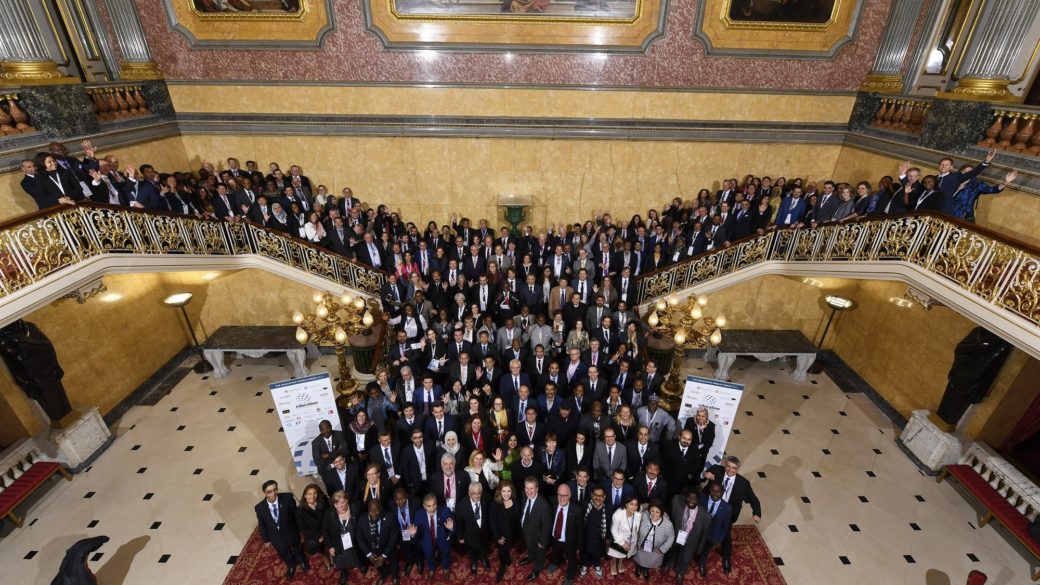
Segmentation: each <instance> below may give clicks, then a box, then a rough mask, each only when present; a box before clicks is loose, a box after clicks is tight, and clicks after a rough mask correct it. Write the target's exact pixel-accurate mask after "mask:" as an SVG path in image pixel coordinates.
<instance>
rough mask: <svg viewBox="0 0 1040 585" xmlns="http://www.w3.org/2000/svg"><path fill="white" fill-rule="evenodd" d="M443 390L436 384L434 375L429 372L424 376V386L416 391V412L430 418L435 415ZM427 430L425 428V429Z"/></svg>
mask: <svg viewBox="0 0 1040 585" xmlns="http://www.w3.org/2000/svg"><path fill="white" fill-rule="evenodd" d="M442 395H443V389H442V388H441V387H440V386H439V385H437V384H435V383H434V377H433V374H431V373H429V372H427V373H425V374H423V376H422V386H421V387H419V388H417V389H416V390H415V397H414V401H415V412H416V414H419V415H422V416H423V417H424V418H428V417H429V416H430V414H433V405H434V404H436V403H437V402H439V401H440V399H441V396H442ZM424 428H425V427H424Z"/></svg>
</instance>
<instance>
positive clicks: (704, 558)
mask: <svg viewBox="0 0 1040 585" xmlns="http://www.w3.org/2000/svg"><path fill="white" fill-rule="evenodd" d="M701 506H704V508H705V509H707V510H708V514H710V515H711V523H710V524H709V525H708V538H707V542H705V545H704V551H703V552H702V553H701V558H700V564H701V577H707V576H708V555H709V554H711V550H712V549H713V548H715V547H716V546H720V545H722V543H723V542H725V541H726V540H727V539H728V538H729V531H730V529H731V528H732V527H733V522H732V518H731V517H730V514H731V512H730V508H729V504H728V503H727V502H726V501H725V500H723V499H722V484H721V483H719V482H717V481H716V482H714V483H712V484H711V487H709V488H708V495H707V496H704V495H702V496H701ZM720 554H722V570H723V572H725V573H726V574H727V575H728V574H729V572H730V569H731V567H730V556H732V554H733V551H732V550H730V551H729V554H727V552H726V549H725V547H722V548H721V550H720Z"/></svg>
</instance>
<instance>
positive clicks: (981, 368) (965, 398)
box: [936, 327, 1012, 425]
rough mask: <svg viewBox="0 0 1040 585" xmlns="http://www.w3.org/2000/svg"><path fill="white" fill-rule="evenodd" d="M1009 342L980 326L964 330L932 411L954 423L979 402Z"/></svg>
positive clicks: (1006, 352) (995, 372)
mask: <svg viewBox="0 0 1040 585" xmlns="http://www.w3.org/2000/svg"><path fill="white" fill-rule="evenodd" d="M1011 349H1012V345H1011V344H1010V343H1008V342H1006V341H1004V340H1003V339H1001V338H1000V337H998V336H997V335H995V334H994V333H991V332H990V331H987V330H986V329H984V328H982V327H976V328H974V329H972V330H971V332H970V333H968V335H967V336H965V337H964V339H962V340H961V342H960V343H958V344H957V348H956V349H955V350H954V352H953V355H954V358H953V365H952V366H951V367H950V373H949V375H948V376H947V384H946V392H944V393H943V397H942V401H940V402H939V409H938V410H937V411H936V414H937V415H938V416H939V418H941V419H942V420H943V421H944V422H946V423H949V424H951V425H956V424H957V422H958V421H960V419H961V417H962V416H964V413H965V411H967V410H968V407H969V406H971V405H972V404H978V403H979V402H982V399H983V398H985V397H986V395H987V394H989V389H990V387H991V386H993V381H994V380H996V379H997V374H999V373H1000V368H1002V367H1003V366H1004V362H1006V361H1007V358H1008V356H1009V355H1011Z"/></svg>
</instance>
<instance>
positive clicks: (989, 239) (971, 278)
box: [636, 212, 1040, 325]
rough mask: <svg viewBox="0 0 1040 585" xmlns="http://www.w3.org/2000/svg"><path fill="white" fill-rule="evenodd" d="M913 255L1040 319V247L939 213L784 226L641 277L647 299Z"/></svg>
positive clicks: (989, 299)
mask: <svg viewBox="0 0 1040 585" xmlns="http://www.w3.org/2000/svg"><path fill="white" fill-rule="evenodd" d="M816 261H827V262H907V263H910V264H913V265H916V266H918V267H920V268H922V269H924V270H927V271H928V272H931V273H932V274H936V275H939V276H941V277H943V278H944V279H946V280H948V281H950V282H952V283H955V284H956V285H957V286H958V287H959V288H960V289H961V290H962V291H963V292H964V293H965V294H967V295H971V296H974V297H975V298H976V299H978V300H981V301H983V302H986V303H991V304H993V305H995V306H998V307H1001V308H1003V309H1005V310H1007V311H1010V312H1012V313H1014V314H1016V315H1018V316H1020V317H1023V318H1025V319H1027V320H1029V321H1030V322H1031V323H1032V324H1033V325H1040V250H1038V249H1037V248H1035V247H1034V246H1031V245H1029V244H1027V243H1025V242H1021V241H1018V240H1015V239H1013V238H1009V237H1007V236H1005V235H1003V234H998V233H996V232H994V231H992V230H988V229H986V228H983V227H980V226H977V225H974V224H969V223H966V222H962V221H960V220H957V219H954V218H951V217H948V216H944V215H940V214H936V213H917V212H915V213H906V214H900V215H892V216H885V217H881V218H866V219H862V220H857V221H851V222H846V223H828V224H820V225H818V226H817V227H816V228H810V227H802V228H780V229H776V230H772V231H767V232H766V233H765V234H763V235H760V236H759V235H755V236H751V237H749V238H745V239H743V240H739V241H736V242H733V243H732V245H730V246H729V247H728V248H722V249H719V250H714V251H711V252H706V253H704V254H700V255H698V256H694V257H692V258H688V259H686V260H684V261H682V262H678V263H676V264H673V265H671V266H666V267H664V268H661V269H658V270H655V271H653V272H648V273H646V274H643V275H641V276H640V277H639V278H638V280H637V289H636V291H637V294H636V298H637V299H638V300H639V303H640V304H643V303H648V302H650V301H652V300H655V299H658V298H661V297H664V296H666V295H669V294H671V293H673V292H677V291H682V290H685V289H688V288H691V287H694V286H697V285H699V284H703V283H705V282H707V281H709V280H712V279H715V278H719V277H722V276H726V275H728V274H732V273H735V272H737V271H739V270H742V269H744V268H748V267H751V266H754V265H757V264H764V263H766V262H789V263H797V262H816Z"/></svg>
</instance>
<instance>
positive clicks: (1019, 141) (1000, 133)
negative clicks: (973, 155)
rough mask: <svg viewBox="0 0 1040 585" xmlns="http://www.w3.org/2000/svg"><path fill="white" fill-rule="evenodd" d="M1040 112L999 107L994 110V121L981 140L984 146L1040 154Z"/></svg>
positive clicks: (980, 142)
mask: <svg viewBox="0 0 1040 585" xmlns="http://www.w3.org/2000/svg"><path fill="white" fill-rule="evenodd" d="M1037 119H1040V112H1038V111H1028V110H1021V111H1016V110H1009V109H999V110H994V111H993V123H992V124H990V126H989V127H988V128H986V131H985V133H984V135H985V136H984V138H983V139H982V140H979V142H978V146H980V147H982V148H996V149H998V150H1003V151H1006V152H1012V153H1015V154H1021V155H1026V156H1040V131H1038V130H1040V129H1038V128H1037Z"/></svg>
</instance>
